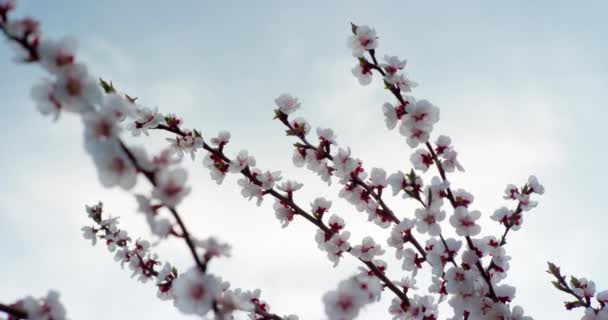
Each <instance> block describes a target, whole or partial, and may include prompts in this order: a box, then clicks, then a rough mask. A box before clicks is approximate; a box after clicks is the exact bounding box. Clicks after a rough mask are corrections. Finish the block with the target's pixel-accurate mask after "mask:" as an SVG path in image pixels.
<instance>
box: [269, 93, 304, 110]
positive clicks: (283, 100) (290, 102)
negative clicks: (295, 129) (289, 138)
mask: <svg viewBox="0 0 608 320" xmlns="http://www.w3.org/2000/svg"><path fill="white" fill-rule="evenodd" d="M274 103H275V104H276V106H277V107H279V111H281V112H282V113H283V114H285V115H290V114H292V113H294V112H295V111H296V110H298V109H299V108H300V105H301V104H300V102H299V101H298V98H296V97H292V96H291V95H290V94H287V93H284V94H282V95H280V96H279V97H278V98H276V99H274Z"/></svg>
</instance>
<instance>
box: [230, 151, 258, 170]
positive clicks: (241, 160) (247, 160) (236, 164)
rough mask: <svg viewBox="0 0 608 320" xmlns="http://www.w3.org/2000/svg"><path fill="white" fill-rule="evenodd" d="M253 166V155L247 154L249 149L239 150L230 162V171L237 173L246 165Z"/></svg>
mask: <svg viewBox="0 0 608 320" xmlns="http://www.w3.org/2000/svg"><path fill="white" fill-rule="evenodd" d="M254 166H255V157H254V156H250V155H249V151H247V150H241V151H240V152H239V154H238V155H237V156H236V158H235V159H234V160H232V162H230V167H229V170H230V172H234V173H238V172H241V170H243V169H245V168H247V167H254Z"/></svg>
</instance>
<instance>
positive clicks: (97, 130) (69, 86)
mask: <svg viewBox="0 0 608 320" xmlns="http://www.w3.org/2000/svg"><path fill="white" fill-rule="evenodd" d="M3 6H4V2H0V13H1V15H0V16H1V18H2V20H1V21H0V29H2V33H3V34H4V35H5V36H6V37H7V39H8V40H9V41H13V42H16V44H17V45H18V46H20V47H21V48H23V49H25V50H26V51H27V52H29V55H30V58H29V59H26V61H28V62H33V61H38V60H40V53H39V51H38V47H39V46H38V44H39V38H38V22H36V21H35V20H33V19H24V20H23V21H21V22H20V23H22V24H23V25H22V26H21V27H22V28H21V29H19V30H20V31H21V34H22V36H21V37H18V36H15V35H13V34H12V33H11V32H9V31H8V28H7V27H6V25H5V24H6V23H7V17H6V12H3V11H2V10H3ZM46 49H49V48H46ZM58 51H59V52H56V54H57V56H55V57H53V58H54V59H55V60H51V61H50V63H49V61H46V62H45V61H43V64H44V63H47V64H48V65H44V66H45V67H47V68H48V69H50V71H51V73H53V71H57V68H61V67H64V66H66V65H67V66H68V67H69V66H73V62H74V56H73V54H71V53H65V52H62V51H60V50H58ZM47 54H48V53H47ZM51 54H54V53H51ZM47 59H48V57H47ZM70 71H72V72H74V74H70V73H69V72H70ZM58 73H60V72H58ZM62 76H67V79H66V80H67V82H66V83H65V89H66V90H67V97H65V98H71V99H73V100H68V102H67V103H66V104H76V106H72V108H74V110H72V111H75V112H78V111H80V112H82V113H83V114H84V113H85V112H88V113H87V114H84V115H83V118H84V119H85V122H87V121H95V120H99V119H100V118H101V122H97V123H95V125H94V126H93V128H92V129H91V130H92V133H91V132H87V134H97V135H99V137H101V138H102V141H108V140H111V139H115V141H116V143H117V144H118V146H119V147H120V149H121V150H122V152H124V154H125V155H126V156H127V158H128V160H129V162H130V163H131V165H133V167H134V168H135V170H136V172H141V173H142V174H143V175H144V176H145V177H146V178H147V179H148V181H149V182H150V183H151V184H152V185H153V186H154V187H155V188H158V187H159V186H158V183H157V176H156V174H157V172H155V171H151V170H148V169H145V168H144V167H143V166H142V165H141V164H140V163H139V162H138V161H137V159H136V157H135V155H134V153H133V152H132V151H131V150H130V149H129V148H127V147H126V145H125V144H124V143H123V141H122V140H121V139H120V138H119V137H118V136H117V135H116V136H114V134H116V133H117V131H118V130H117V129H114V128H113V126H114V125H115V124H114V123H112V122H108V121H107V119H104V118H103V117H104V115H102V114H98V113H97V111H96V108H95V106H94V104H93V103H92V102H91V101H88V99H87V98H88V97H86V96H85V95H83V91H84V90H86V89H89V88H87V87H86V85H88V84H90V82H86V81H88V79H82V78H81V77H85V78H86V69H84V66H82V65H79V66H74V69H73V70H71V69H68V74H67V75H62ZM70 76H73V78H70ZM93 90H94V89H93ZM93 92H94V91H92V92H91V93H93ZM127 98H129V97H128V96H127ZM46 99H48V100H50V102H51V103H52V106H53V107H54V108H55V109H56V110H55V112H57V113H58V110H59V109H61V108H62V105H61V103H60V102H59V100H58V99H57V98H56V97H55V93H51V94H47V98H46ZM129 100H130V101H131V102H134V99H133V100H131V99H129ZM113 112H114V113H113V114H112V117H116V118H112V121H116V120H117V118H119V117H120V116H121V115H124V113H123V111H120V110H114V111H113ZM95 117H98V118H95ZM87 124H90V123H87ZM119 160H120V159H119ZM120 161H121V162H118V163H115V164H113V165H115V166H117V167H115V168H117V169H118V170H120V171H121V172H122V170H124V169H125V164H124V163H122V160H120ZM129 185H130V184H129ZM131 186H132V185H131ZM169 191H170V192H173V190H169ZM165 206H166V207H167V208H168V209H169V211H170V212H171V214H172V215H173V217H174V218H175V220H176V222H177V223H178V225H179V226H180V229H181V234H179V235H178V234H177V233H175V232H171V233H172V234H175V235H176V236H179V237H181V238H183V239H184V241H185V242H186V244H187V246H188V248H189V250H190V252H191V254H192V257H193V259H194V261H195V263H196V266H197V268H198V269H199V271H200V273H201V274H203V275H204V274H205V272H206V263H207V262H208V258H206V260H205V261H202V260H201V259H200V257H199V256H198V254H197V253H196V248H195V245H194V243H193V240H192V237H191V236H190V233H189V232H188V229H187V228H186V226H185V224H184V223H183V220H182V219H181V216H180V215H179V213H178V212H177V210H176V209H175V207H174V205H169V204H166V203H165ZM135 256H137V257H138V258H139V259H140V261H142V259H141V257H140V256H139V255H138V254H135ZM152 263H153V264H154V261H152ZM140 264H141V263H140ZM142 270H144V271H145V272H147V273H149V274H152V275H154V274H156V275H158V273H157V272H155V271H154V270H153V269H152V270H150V269H148V268H147V267H146V266H144V267H142ZM206 279H210V280H208V281H211V282H213V281H217V280H215V278H213V277H211V278H209V277H207V278H200V279H197V280H199V281H207V280H206ZM202 285H204V284H201V286H202ZM218 285H219V284H218ZM196 290H203V291H200V294H199V293H196V294H197V295H200V296H201V297H202V296H203V295H207V294H206V293H205V292H206V291H205V290H206V289H205V288H203V287H197V289H196ZM214 290H215V289H214ZM197 292H199V291H197ZM56 296H58V295H56V294H54V295H53V297H56ZM211 302H212V305H213V308H212V309H213V310H214V311H215V312H221V310H218V306H217V303H216V302H215V301H211ZM254 306H255V309H258V310H257V311H259V315H261V316H262V317H263V319H275V320H278V319H282V318H281V317H279V316H278V315H274V314H271V313H269V312H267V311H265V310H264V309H263V308H260V307H259V306H257V305H255V304H254ZM203 308H204V307H203ZM198 310H200V309H198ZM207 310H208V309H206V310H200V312H201V313H206V312H207ZM253 311H254V312H255V311H256V310H253ZM290 318H292V317H291V316H290ZM57 320H59V319H57Z"/></svg>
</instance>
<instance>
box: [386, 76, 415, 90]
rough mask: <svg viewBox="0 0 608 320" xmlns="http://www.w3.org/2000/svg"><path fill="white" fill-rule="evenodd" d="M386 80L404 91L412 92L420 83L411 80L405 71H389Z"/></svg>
mask: <svg viewBox="0 0 608 320" xmlns="http://www.w3.org/2000/svg"><path fill="white" fill-rule="evenodd" d="M384 81H386V82H387V83H390V84H392V85H395V86H397V87H398V88H399V90H401V91H402V92H410V91H412V88H414V87H416V86H417V85H418V83H416V82H414V81H412V80H410V79H409V78H408V77H407V76H406V75H405V73H404V72H397V73H394V74H390V73H387V74H386V76H384Z"/></svg>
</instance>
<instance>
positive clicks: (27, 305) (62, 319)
mask: <svg viewBox="0 0 608 320" xmlns="http://www.w3.org/2000/svg"><path fill="white" fill-rule="evenodd" d="M0 8H1V6H0ZM0 307H2V308H0V311H7V312H8V313H9V317H8V319H7V320H18V319H29V320H67V319H68V318H67V314H66V310H65V307H64V306H63V304H62V303H61V301H59V293H58V292H57V291H54V290H51V291H49V292H48V294H47V295H46V297H42V298H34V297H31V296H28V297H25V298H23V299H19V300H18V301H17V302H15V303H13V304H11V305H10V306H3V305H1V304H0Z"/></svg>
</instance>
